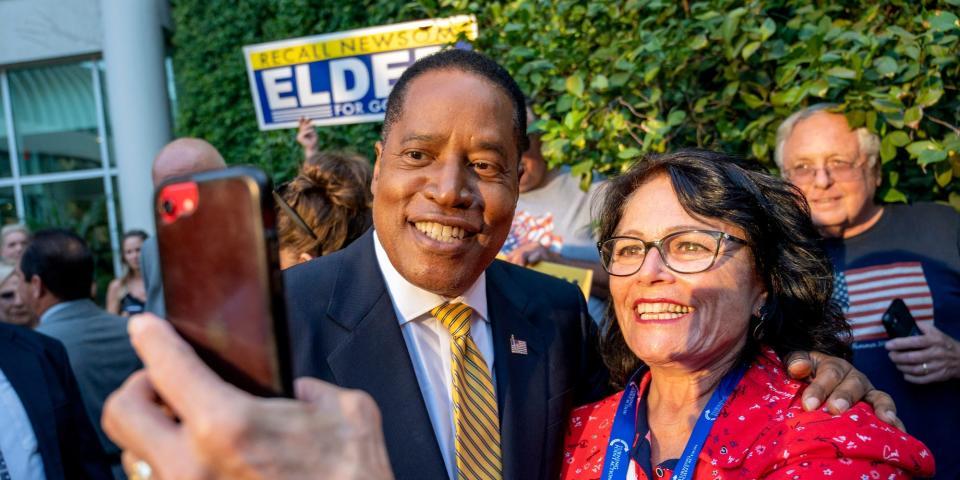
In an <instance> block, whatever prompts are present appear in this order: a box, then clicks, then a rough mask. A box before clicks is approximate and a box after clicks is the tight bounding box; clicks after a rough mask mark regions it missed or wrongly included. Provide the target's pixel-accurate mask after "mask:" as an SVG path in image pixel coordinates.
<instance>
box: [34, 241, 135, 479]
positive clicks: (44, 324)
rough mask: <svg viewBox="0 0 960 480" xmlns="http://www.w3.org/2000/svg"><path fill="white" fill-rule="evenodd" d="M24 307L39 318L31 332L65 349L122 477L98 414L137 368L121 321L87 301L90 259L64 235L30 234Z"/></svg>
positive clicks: (117, 457)
mask: <svg viewBox="0 0 960 480" xmlns="http://www.w3.org/2000/svg"><path fill="white" fill-rule="evenodd" d="M19 274H20V275H22V281H21V282H20V285H21V286H20V288H21V295H22V297H23V299H24V303H25V304H26V305H27V307H28V309H30V310H31V311H32V312H33V314H34V315H36V316H37V317H39V318H40V324H39V325H38V326H37V331H39V332H41V333H44V334H46V335H49V336H51V337H53V338H56V339H57V340H59V341H60V342H62V343H63V345H64V346H65V347H66V349H67V353H68V354H69V357H70V365H71V367H72V368H73V371H74V373H75V374H76V376H77V381H78V383H79V385H80V393H81V395H82V398H83V403H84V405H85V406H86V411H87V414H88V415H89V417H90V420H91V421H92V423H93V424H94V426H95V428H96V431H97V434H98V436H99V438H100V442H101V444H102V446H103V448H104V450H105V451H106V452H107V454H108V457H109V460H110V463H111V465H112V467H113V469H114V473H115V474H116V475H117V477H118V478H124V477H123V469H122V468H121V466H120V455H119V454H120V450H119V448H117V446H116V445H114V444H113V442H111V441H110V439H108V438H107V437H106V435H104V434H103V431H102V429H101V428H100V414H101V411H102V410H103V402H104V401H105V400H106V398H107V396H108V395H110V394H111V393H112V392H113V391H114V390H116V389H117V388H119V387H120V385H121V384H122V383H123V381H124V380H126V378H127V377H128V376H130V374H132V373H133V372H135V371H136V370H137V369H139V368H140V367H141V366H142V365H141V363H140V360H139V359H138V358H137V355H136V353H135V352H134V351H133V347H132V346H131V345H130V339H129V337H128V335H127V319H125V318H123V317H120V316H118V315H113V314H110V313H107V312H106V311H104V310H103V309H101V308H100V307H98V306H97V305H96V304H95V303H93V301H92V300H90V285H91V284H92V283H93V255H92V254H91V253H90V250H89V249H87V246H86V244H85V243H84V241H83V239H81V238H80V237H78V236H77V235H76V234H74V233H72V232H69V231H66V230H42V231H39V232H37V233H36V235H34V237H33V241H31V243H30V245H29V246H28V247H27V249H26V251H24V253H23V257H21V259H20V266H19Z"/></svg>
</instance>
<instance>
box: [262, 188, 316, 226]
mask: <svg viewBox="0 0 960 480" xmlns="http://www.w3.org/2000/svg"><path fill="white" fill-rule="evenodd" d="M289 185H290V182H284V183H281V184H280V186H278V187H277V188H276V189H275V190H274V191H273V199H274V200H276V202H277V205H278V206H279V207H280V210H283V213H286V214H287V216H289V217H290V219H291V220H293V223H294V224H296V225H297V227H298V228H300V229H301V230H303V232H304V233H306V234H307V235H310V238H312V239H314V240H318V238H317V234H316V233H315V232H314V231H313V229H312V228H310V226H309V225H307V222H305V221H304V220H303V217H301V216H300V214H299V213H297V211H296V210H294V209H293V207H291V206H290V204H288V203H287V201H286V200H284V199H283V193H284V192H286V191H287V187H288V186H289Z"/></svg>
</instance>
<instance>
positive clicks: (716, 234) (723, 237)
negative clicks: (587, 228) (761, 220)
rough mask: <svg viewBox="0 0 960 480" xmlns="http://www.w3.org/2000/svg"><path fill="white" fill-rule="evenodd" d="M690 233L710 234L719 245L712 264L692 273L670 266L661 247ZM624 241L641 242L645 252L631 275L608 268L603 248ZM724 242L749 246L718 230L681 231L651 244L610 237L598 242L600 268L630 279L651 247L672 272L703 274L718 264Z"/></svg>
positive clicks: (623, 237) (640, 266) (620, 237)
mask: <svg viewBox="0 0 960 480" xmlns="http://www.w3.org/2000/svg"><path fill="white" fill-rule="evenodd" d="M688 233H705V234H708V235H710V236H712V237H713V238H714V239H715V240H716V241H717V245H716V247H714V249H713V258H711V259H710V263H709V264H707V266H706V267H704V268H703V269H700V270H694V271H691V272H684V271H682V270H677V269H676V268H675V267H673V266H672V265H670V261H669V260H668V258H667V255H664V254H663V249H661V246H662V245H663V244H664V242H666V241H669V240H670V239H671V238H674V237H677V236H680V235H685V234H688ZM622 239H629V240H636V241H637V242H640V243H641V244H643V250H644V254H643V260H641V261H640V263H638V264H637V269H636V270H634V271H632V272H630V273H613V272H611V271H610V269H609V268H607V263H608V260H607V255H605V254H604V249H603V246H604V245H605V244H608V243H612V242H615V241H617V240H622ZM723 240H730V241H732V242H734V243H739V244H741V245H745V246H749V243H747V241H746V240H744V239H742V238H739V237H736V236H733V235H730V234H729V233H726V232H718V231H716V230H683V231H680V232H673V233H671V234H669V235H666V236H664V237H663V238H661V239H659V240H652V241H649V242H648V241H646V240H643V239H640V238H637V237H631V236H629V235H619V236H616V237H610V238H608V239H606V240H603V241H600V242H597V250H599V252H600V266H601V267H603V271H605V272H607V273H608V274H610V275H612V276H614V277H629V276H631V275H633V274H635V273H637V272H639V271H640V269H641V268H643V262H645V261H646V260H647V253H649V252H650V248H651V247H653V248H656V249H657V252H659V253H660V260H661V261H662V262H663V265H664V266H666V267H667V268H668V269H670V271H672V272H676V273H684V274H685V273H701V272H705V271H707V270H710V268H711V267H713V264H715V263H717V257H718V256H719V255H720V244H721V243H722V242H723Z"/></svg>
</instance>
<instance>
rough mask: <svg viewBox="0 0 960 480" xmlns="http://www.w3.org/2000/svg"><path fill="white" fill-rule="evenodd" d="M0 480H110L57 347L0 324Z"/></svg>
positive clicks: (30, 333) (51, 341) (53, 342)
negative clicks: (2, 479)
mask: <svg viewBox="0 0 960 480" xmlns="http://www.w3.org/2000/svg"><path fill="white" fill-rule="evenodd" d="M89 287H90V285H89V284H87V288H88V289H89ZM0 476H2V477H3V478H7V479H15V480H21V479H28V480H34V479H48V480H72V479H77V480H80V479H83V480H109V479H111V478H113V477H112V476H111V475H110V468H109V467H108V466H107V462H106V458H105V456H104V453H103V449H102V448H101V446H100V442H98V441H97V434H96V433H94V429H93V425H91V424H90V419H89V418H88V417H87V413H86V411H85V410H84V408H83V401H82V400H81V398H80V391H79V389H78V387H77V380H76V379H75V378H74V376H73V371H72V370H71V369H70V364H69V362H68V360H67V352H66V350H64V348H63V345H62V344H61V343H60V342H59V341H57V340H54V339H52V338H50V337H48V336H46V335H41V334H39V333H36V332H34V331H32V330H30V329H27V328H23V327H20V326H16V325H9V324H5V323H0Z"/></svg>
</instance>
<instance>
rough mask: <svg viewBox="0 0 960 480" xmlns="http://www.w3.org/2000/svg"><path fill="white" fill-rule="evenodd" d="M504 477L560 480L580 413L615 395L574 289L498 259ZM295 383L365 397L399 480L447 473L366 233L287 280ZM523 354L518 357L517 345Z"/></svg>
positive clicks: (495, 311) (496, 323) (494, 286)
mask: <svg viewBox="0 0 960 480" xmlns="http://www.w3.org/2000/svg"><path fill="white" fill-rule="evenodd" d="M486 281H487V304H488V309H489V315H490V319H489V320H490V324H491V327H492V332H493V337H492V338H493V350H494V371H495V376H496V381H497V401H498V404H499V414H500V430H501V450H502V454H503V455H502V457H503V478H505V479H538V478H540V479H554V478H558V476H559V472H560V461H561V455H562V442H563V434H564V431H565V427H566V421H567V417H568V415H569V413H570V410H571V408H572V407H573V406H575V405H579V404H583V403H587V402H590V401H594V400H596V399H598V398H601V397H602V396H603V395H604V394H606V393H607V386H606V382H607V374H606V370H605V369H604V368H603V366H602V363H601V361H600V358H599V355H598V353H597V333H596V327H595V324H594V323H593V321H592V320H591V319H590V316H589V314H588V313H587V308H586V303H585V301H584V299H583V295H582V293H581V292H580V290H579V289H578V288H576V287H575V286H573V285H572V284H569V283H567V282H564V281H561V280H558V279H555V278H552V277H548V276H546V275H542V274H540V273H537V272H534V271H531V270H528V269H525V268H520V267H516V266H514V265H510V264H508V263H506V262H501V261H495V262H494V263H493V264H492V265H490V266H489V267H488V268H487V270H486ZM285 283H286V291H287V302H288V315H289V318H290V334H291V342H292V345H291V347H292V352H293V358H294V361H293V364H294V367H293V368H294V375H295V376H296V377H301V376H311V377H315V378H319V379H321V380H325V381H328V382H331V383H334V384H336V385H340V386H342V387H346V388H354V389H360V390H363V391H366V392H367V393H369V394H370V395H371V396H372V397H373V399H374V400H375V401H376V402H377V405H378V406H379V407H380V411H381V413H382V416H383V430H384V437H385V439H386V443H387V453H388V455H389V457H390V464H391V466H392V467H393V472H394V474H395V475H396V477H397V478H398V479H434V478H436V479H440V478H446V476H447V471H446V468H445V466H444V463H443V457H442V455H441V453H440V447H439V444H438V443H437V440H436V437H435V435H434V432H433V427H432V426H431V423H430V417H429V414H428V413H427V408H426V405H425V403H424V400H423V396H422V394H421V392H420V387H419V384H418V383H417V377H416V374H415V373H414V369H413V364H412V361H411V359H410V354H409V352H408V351H407V347H406V343H405V342H404V338H403V334H402V332H401V330H400V323H399V321H398V319H397V316H396V313H395V310H394V307H393V304H392V302H391V300H390V295H389V293H388V292H387V287H386V284H385V283H384V279H383V274H382V273H381V271H380V267H379V265H378V263H377V259H376V255H375V253H374V246H373V231H372V230H370V231H368V232H367V233H366V234H364V235H363V236H362V237H361V238H359V239H357V241H355V242H354V243H353V244H351V245H350V246H348V247H347V248H345V249H344V250H341V251H339V252H336V253H334V254H332V255H329V256H325V257H321V258H318V259H316V260H313V261H311V262H308V263H305V264H302V265H299V266H297V267H294V268H292V269H289V270H288V271H287V274H286V278H285ZM511 336H512V337H514V338H515V339H517V340H522V341H525V342H526V344H527V351H528V353H527V354H525V355H524V354H519V353H512V352H511V348H510V338H511Z"/></svg>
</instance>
